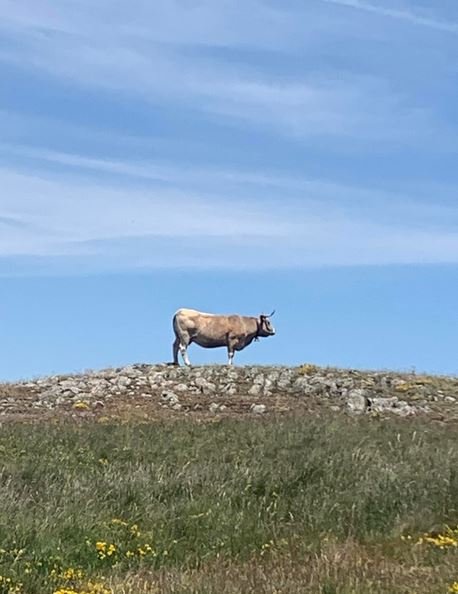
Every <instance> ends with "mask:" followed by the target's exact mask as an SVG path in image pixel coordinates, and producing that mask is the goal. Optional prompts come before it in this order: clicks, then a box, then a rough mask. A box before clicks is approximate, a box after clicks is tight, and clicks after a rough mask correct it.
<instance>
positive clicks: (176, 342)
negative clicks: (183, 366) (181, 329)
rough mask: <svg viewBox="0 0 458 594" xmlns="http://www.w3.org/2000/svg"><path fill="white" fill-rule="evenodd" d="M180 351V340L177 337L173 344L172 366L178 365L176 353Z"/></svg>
mask: <svg viewBox="0 0 458 594" xmlns="http://www.w3.org/2000/svg"><path fill="white" fill-rule="evenodd" d="M179 349H180V339H179V338H178V336H177V337H176V338H175V342H174V343H173V364H174V365H179V363H178V351H179Z"/></svg>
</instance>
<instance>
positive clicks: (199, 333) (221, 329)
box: [173, 308, 243, 346]
mask: <svg viewBox="0 0 458 594" xmlns="http://www.w3.org/2000/svg"><path fill="white" fill-rule="evenodd" d="M173 324H174V329H175V333H177V334H178V335H179V334H181V333H183V332H184V333H186V334H187V335H188V336H189V337H190V338H191V339H193V340H194V341H195V342H197V343H198V344H201V346H207V345H208V346H210V344H211V343H212V342H215V343H218V345H219V346H221V345H222V344H226V339H227V336H228V334H229V333H236V334H238V333H240V332H243V318H242V317H241V316H239V315H218V314H211V313H206V312H202V311H197V310H195V309H187V308H182V309H179V310H178V311H177V312H176V314H175V316H174V319H173Z"/></svg>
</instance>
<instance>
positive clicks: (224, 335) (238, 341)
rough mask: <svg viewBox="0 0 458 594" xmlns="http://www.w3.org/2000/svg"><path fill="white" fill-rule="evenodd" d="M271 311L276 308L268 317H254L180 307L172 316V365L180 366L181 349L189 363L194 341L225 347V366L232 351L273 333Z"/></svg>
mask: <svg viewBox="0 0 458 594" xmlns="http://www.w3.org/2000/svg"><path fill="white" fill-rule="evenodd" d="M274 313H275V310H274V311H273V312H272V313H271V314H270V315H268V316H267V315H264V314H261V315H260V316H258V317H253V316H239V315H215V314H209V313H203V312H201V311H196V310H195V309H179V310H178V311H177V312H176V314H175V315H174V317H173V330H174V332H175V337H176V338H175V342H174V343H173V364H174V365H179V363H178V352H180V353H181V356H182V357H183V361H184V363H185V365H188V366H189V365H191V362H190V360H189V357H188V352H187V348H188V346H189V345H190V344H191V343H193V342H195V343H196V344H198V345H199V346H201V347H204V348H207V349H213V348H216V347H226V348H227V355H228V365H232V360H233V358H234V351H241V350H242V349H244V348H245V347H247V346H248V345H249V344H251V343H252V342H253V340H258V339H259V338H260V337H261V336H273V335H274V334H275V329H274V327H273V326H272V324H271V322H270V320H269V318H270V317H272V316H273V315H274Z"/></svg>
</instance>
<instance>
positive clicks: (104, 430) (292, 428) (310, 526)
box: [0, 416, 458, 594]
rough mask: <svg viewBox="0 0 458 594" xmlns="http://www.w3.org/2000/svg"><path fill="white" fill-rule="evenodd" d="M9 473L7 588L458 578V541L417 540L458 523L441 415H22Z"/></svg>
mask: <svg viewBox="0 0 458 594" xmlns="http://www.w3.org/2000/svg"><path fill="white" fill-rule="evenodd" d="M0 468H1V473H0V549H1V551H2V552H0V575H1V576H4V578H10V580H11V581H10V582H8V584H6V585H5V580H3V585H2V581H1V580H0V594H3V593H6V592H9V591H11V592H12V591H13V586H12V585H11V584H13V585H16V586H17V587H18V588H19V584H22V586H21V587H20V591H22V592H24V593H37V594H46V593H48V592H49V593H52V592H54V591H57V590H58V589H59V588H63V587H64V586H65V587H66V588H67V589H71V588H73V591H76V592H82V591H85V592H86V591H91V592H96V591H97V590H96V589H92V590H91V589H90V588H89V587H88V586H86V587H85V586H84V584H85V583H86V582H87V580H93V581H97V582H101V578H102V577H105V578H106V580H107V581H106V584H108V583H109V584H111V585H110V586H108V585H107V586H106V588H107V591H108V592H109V591H111V590H110V588H112V589H113V591H114V592H120V593H124V592H126V593H130V594H134V593H136V592H145V593H146V592H196V593H197V592H202V593H203V592H272V593H273V592H274V591H277V592H309V591H310V592H322V593H323V594H325V593H331V592H335V593H338V594H344V593H345V594H347V593H348V594H350V593H351V592H353V593H356V592H358V593H359V592H361V593H363V592H406V593H407V592H409V593H412V592H413V591H414V590H411V589H409V588H410V587H411V583H413V584H414V587H415V588H416V590H415V591H416V592H417V593H420V592H421V593H423V592H424V593H425V594H426V592H428V593H429V594H431V593H434V592H443V593H444V594H445V592H447V587H448V585H449V584H450V583H451V582H452V581H453V580H455V579H456V580H458V554H457V550H458V549H457V548H456V547H446V548H445V549H439V547H434V546H433V545H414V544H413V543H414V542H415V540H416V539H417V538H418V536H419V535H420V534H422V533H424V532H431V531H433V530H438V531H442V532H443V530H444V526H445V525H449V526H457V525H458V434H457V432H456V429H454V428H447V427H439V426H437V425H434V424H432V423H431V422H430V421H429V422H427V421H416V422H413V421H409V422H406V421H396V420H389V421H380V420H373V419H372V420H371V419H366V418H358V419H353V418H347V417H343V416H342V417H339V416H335V417H329V418H314V419H306V418H305V419H304V418H301V419H284V420H279V421H272V420H269V421H248V420H247V421H231V420H227V421H222V422H214V423H212V422H210V423H194V422H191V421H184V422H179V423H178V422H176V423H168V424H167V423H150V424H118V425H114V424H113V425H103V424H95V423H94V424H92V423H88V424H81V425H75V424H71V423H66V424H60V425H59V424H57V425H56V424H29V425H27V424H17V425H6V426H3V427H1V428H0ZM113 519H115V520H116V522H115V523H113ZM119 520H121V521H122V522H120V521H119ZM136 526H137V527H136ZM406 534H410V535H413V540H412V541H403V540H401V536H402V535H406ZM98 542H99V543H105V544H99V545H98V548H99V550H97V544H96V543H98ZM110 544H112V545H114V547H115V548H114V552H112V553H111V554H109V546H110ZM333 555H334V556H335V560H334V562H333V563H330V559H331V557H332V556H333ZM358 559H359V561H358V563H357V560H358ZM407 566H410V567H411V570H410V573H409V572H408V571H407V570H405V572H403V567H407ZM455 567H456V571H455V569H454V568H455ZM69 568H72V569H73V570H75V571H77V570H81V571H82V572H83V573H84V577H83V578H82V579H78V578H77V577H72V576H71V575H70V574H69V573H68V572H67V576H66V574H65V571H66V570H68V569H69ZM260 568H263V569H262V571H261V573H260V574H259V576H258V578H256V575H258V573H259V572H260ZM287 568H288V569H287ZM339 568H340V569H339ZM439 569H440V571H439ZM309 570H310V571H309ZM70 573H71V572H70ZM261 574H262V575H261ZM69 575H70V577H68V576H69ZM390 575H391V576H392V580H391V582H390V578H389V576H390ZM249 576H251V578H250V577H249ZM262 576H264V578H265V579H264V578H262ZM266 576H267V577H266ZM282 576H283V577H282ZM381 576H384V578H383V580H387V579H388V582H386V581H385V582H384V581H383V580H382V581H381V582H380V584H381V585H377V584H378V582H379V581H380V580H381V579H382V577H381ZM250 579H253V580H254V582H253V584H251V585H250ZM263 579H264V581H263ZM291 580H292V581H291ZM412 580H414V581H413V582H412ZM228 583H229V584H230V588H229V589H226V588H227V587H228V586H227V584H228ZM154 584H156V585H154ZM274 584H279V585H278V588H277V586H275V589H274ZM288 584H289V585H288ZM425 585H427V587H428V589H427V590H425V589H421V588H423V587H426V586H425ZM2 587H3V590H2ZM404 587H406V588H407V589H405V590H404V589H402V588H404ZM250 588H251V589H250ZM295 588H296V589H295ZM307 588H309V589H307ZM380 588H382V589H380ZM100 591H102V590H100Z"/></svg>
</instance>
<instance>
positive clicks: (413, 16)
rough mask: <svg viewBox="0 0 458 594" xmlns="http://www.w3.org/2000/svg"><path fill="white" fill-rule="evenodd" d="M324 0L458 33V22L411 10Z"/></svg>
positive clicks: (357, 1) (358, 1)
mask: <svg viewBox="0 0 458 594" xmlns="http://www.w3.org/2000/svg"><path fill="white" fill-rule="evenodd" d="M323 2H326V3H328V4H338V5H340V6H347V7H349V8H355V9H357V10H363V11H366V12H373V13H375V14H379V15H382V16H387V17H390V18H393V19H399V20H401V21H407V22H409V23H412V24H414V25H420V26H422V27H430V28H431V29H437V30H438V31H445V32H447V33H454V34H457V33H458V23H453V22H446V21H441V20H437V19H434V18H430V17H426V16H422V15H420V14H417V13H415V12H412V11H410V10H401V9H397V8H387V7H385V6H379V5H377V4H371V3H370V2H364V1H361V0H323Z"/></svg>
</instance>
